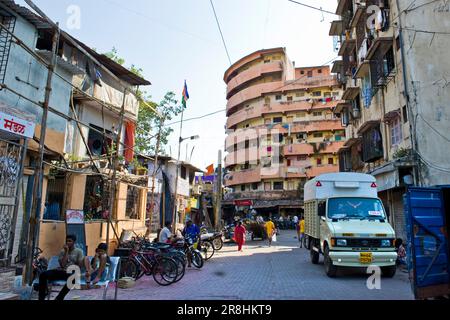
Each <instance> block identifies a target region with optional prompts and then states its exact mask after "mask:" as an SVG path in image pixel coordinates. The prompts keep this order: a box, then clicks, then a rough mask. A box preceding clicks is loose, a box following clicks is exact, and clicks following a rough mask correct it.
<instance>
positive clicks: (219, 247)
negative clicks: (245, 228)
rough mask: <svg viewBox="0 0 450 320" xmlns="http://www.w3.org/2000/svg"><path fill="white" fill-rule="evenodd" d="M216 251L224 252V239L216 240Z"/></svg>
mask: <svg viewBox="0 0 450 320" xmlns="http://www.w3.org/2000/svg"><path fill="white" fill-rule="evenodd" d="M212 244H213V246H214V249H215V250H222V248H223V240H222V238H215V239H214V240H213V242H212Z"/></svg>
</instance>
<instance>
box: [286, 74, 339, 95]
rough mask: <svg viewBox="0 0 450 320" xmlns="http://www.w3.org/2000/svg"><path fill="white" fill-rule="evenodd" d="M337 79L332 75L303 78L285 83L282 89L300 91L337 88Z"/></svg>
mask: <svg viewBox="0 0 450 320" xmlns="http://www.w3.org/2000/svg"><path fill="white" fill-rule="evenodd" d="M337 85H338V82H337V77H336V76H333V75H327V76H320V77H313V78H307V77H306V78H303V79H297V80H292V81H288V82H286V84H285V86H284V87H283V91H284V92H286V91H291V90H302V89H312V88H321V87H333V86H337Z"/></svg>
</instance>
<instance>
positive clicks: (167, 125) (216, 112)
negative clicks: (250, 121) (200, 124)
mask: <svg viewBox="0 0 450 320" xmlns="http://www.w3.org/2000/svg"><path fill="white" fill-rule="evenodd" d="M225 111H226V109H222V110H218V111H215V112H212V113H208V114H205V115H203V116H199V117H195V118H190V119H185V120H183V122H186V121H193V120H199V119H203V118H206V117H210V116H213V115H215V114H218V113H221V112H225ZM180 122H181V121H176V122H172V123H169V124H166V125H164V126H165V127H170V126H173V125H175V124H177V123H180Z"/></svg>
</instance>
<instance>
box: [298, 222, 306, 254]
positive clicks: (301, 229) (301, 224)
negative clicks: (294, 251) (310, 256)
mask: <svg viewBox="0 0 450 320" xmlns="http://www.w3.org/2000/svg"><path fill="white" fill-rule="evenodd" d="M304 239H305V218H303V217H302V218H301V220H300V222H299V237H298V241H300V248H303V242H304Z"/></svg>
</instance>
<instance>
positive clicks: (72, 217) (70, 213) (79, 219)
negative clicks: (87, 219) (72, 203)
mask: <svg viewBox="0 0 450 320" xmlns="http://www.w3.org/2000/svg"><path fill="white" fill-rule="evenodd" d="M66 223H67V224H84V212H83V211H82V210H67V212H66Z"/></svg>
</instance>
